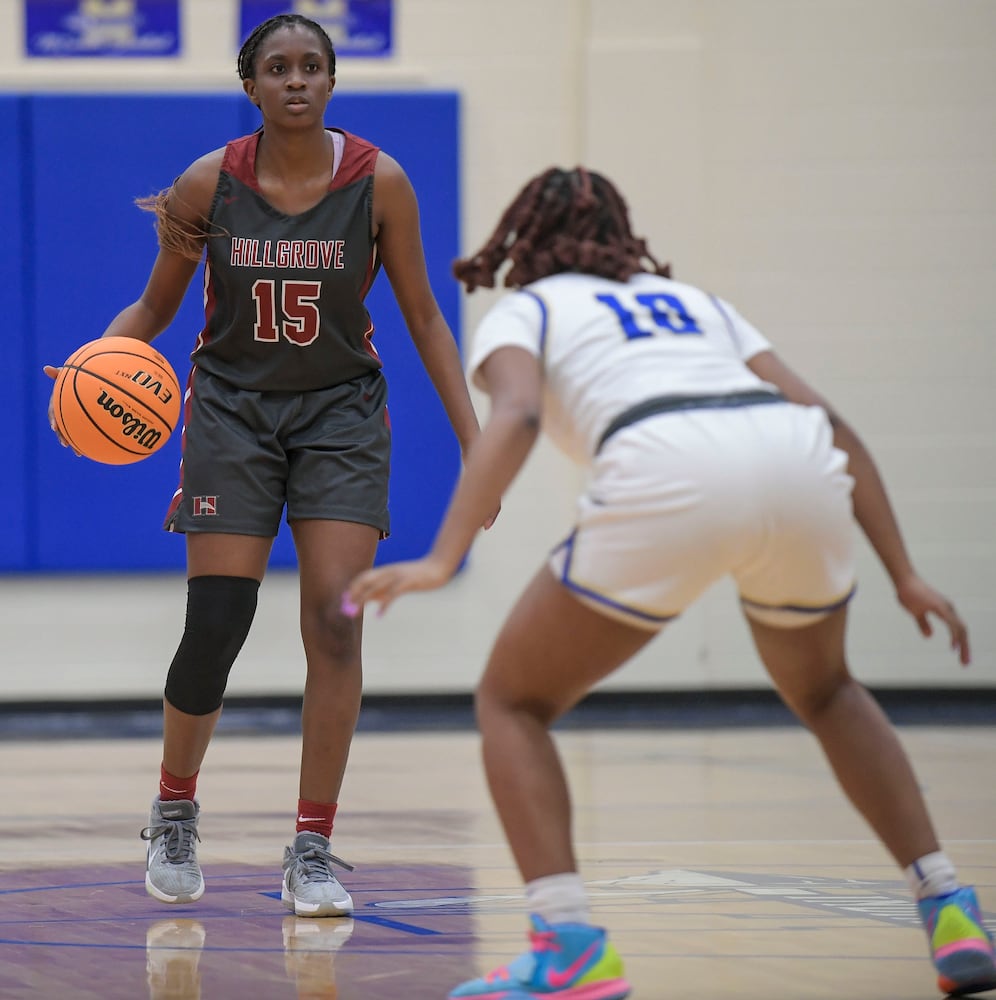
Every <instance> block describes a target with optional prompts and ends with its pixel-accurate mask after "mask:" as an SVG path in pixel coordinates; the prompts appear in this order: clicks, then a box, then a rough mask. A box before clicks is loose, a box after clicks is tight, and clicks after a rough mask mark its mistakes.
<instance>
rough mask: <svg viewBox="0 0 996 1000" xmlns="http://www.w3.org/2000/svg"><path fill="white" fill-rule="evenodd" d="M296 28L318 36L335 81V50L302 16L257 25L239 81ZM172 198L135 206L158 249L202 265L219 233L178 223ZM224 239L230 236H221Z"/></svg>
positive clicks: (166, 195)
mask: <svg viewBox="0 0 996 1000" xmlns="http://www.w3.org/2000/svg"><path fill="white" fill-rule="evenodd" d="M295 27H301V28H305V29H307V30H308V31H311V32H314V34H315V35H317V36H318V38H319V40H320V42H321V43H322V45H323V46H324V47H325V53H326V55H327V56H328V60H329V77H334V76H335V47H334V46H333V44H332V39H331V38H329V36H328V33H327V32H326V31H325V29H324V28H323V27H322V26H321V25H320V24H319V23H318V22H317V21H312V20H311V18H309V17H305V16H304V15H303V14H277V15H276V16H275V17H271V18H269V19H268V20H266V21H263V22H262V23H261V24H258V25H256V27H255V28H253V30H252V31H251V32H250V33H249V37H248V38H247V39H246V40H245V41H244V42H243V43H242V48H241V49H240V50H239V59H238V70H239V79H240V80H251V79H253V78H254V77H255V74H256V53H257V52H258V51H259V47H260V46H261V45H262V44H263V42H264V41H266V39H267V38H269V37H270V35H272V34H273V32H275V31H277V30H279V29H280V28H295ZM173 197H179V196H178V195H177V194H176V191H175V190H174V187H168V188H164V189H163V190H162V191H159V192H157V193H156V194H150V195H148V196H146V197H144V198H136V199H135V204H136V205H137V206H138V207H139V208H140V209H142V210H143V211H145V212H151V213H152V214H153V215H154V216H155V217H156V233H157V234H158V237H159V245H160V246H161V247H162V248H163V249H164V250H170V251H172V252H173V253H176V254H179V255H180V256H181V257H187V258H189V259H190V260H196V261H199V260H200V259H201V255H202V254H203V252H204V242H205V240H207V239H208V237H210V236H212V235H218V233H212V232H210V231H209V230H208V228H207V220H205V225H204V226H203V227H198V226H195V225H192V224H191V223H189V222H184V221H183V220H181V219H178V218H177V217H176V216H175V215H173V214H172V213H171V212H170V209H169V202H170V199H171V198H173ZM221 235H227V234H224V233H221Z"/></svg>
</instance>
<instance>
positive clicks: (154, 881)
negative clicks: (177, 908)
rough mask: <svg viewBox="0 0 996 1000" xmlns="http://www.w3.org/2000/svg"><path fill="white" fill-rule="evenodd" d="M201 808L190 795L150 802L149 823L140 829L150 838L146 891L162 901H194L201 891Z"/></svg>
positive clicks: (202, 880) (202, 889) (144, 838)
mask: <svg viewBox="0 0 996 1000" xmlns="http://www.w3.org/2000/svg"><path fill="white" fill-rule="evenodd" d="M200 812H201V808H200V806H199V805H198V804H197V803H196V802H192V801H191V800H190V799H179V800H177V801H175V802H161V801H160V800H159V799H158V798H156V799H154V800H153V802H152V814H151V815H150V816H149V825H148V826H147V827H146V828H145V829H144V830H143V831H142V832H141V834H140V836H141V838H142V840H147V841H148V842H149V850H148V854H147V855H146V861H145V891H146V892H148V894H149V895H150V896H154V897H155V898H156V899H158V900H160V901H161V902H163V903H193V902H194V901H195V900H198V899H200V898H201V896H203V895H204V879H203V877H202V876H201V867H200V865H199V864H197V845H196V844H195V843H194V841H197V840H200V839H201V838H200V837H199V836H198V835H197V817H198V816H199V815H200Z"/></svg>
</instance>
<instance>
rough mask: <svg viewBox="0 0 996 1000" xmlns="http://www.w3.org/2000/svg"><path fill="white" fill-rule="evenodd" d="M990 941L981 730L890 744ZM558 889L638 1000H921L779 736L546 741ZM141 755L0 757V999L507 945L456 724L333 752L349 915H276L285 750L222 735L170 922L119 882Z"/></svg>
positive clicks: (428, 982)
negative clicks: (352, 910)
mask: <svg viewBox="0 0 996 1000" xmlns="http://www.w3.org/2000/svg"><path fill="white" fill-rule="evenodd" d="M900 733H901V735H902V738H903V740H904V742H905V744H906V746H907V748H908V749H909V751H910V753H911V755H912V757H913V760H914V763H915V765H916V768H917V772H918V774H919V776H920V779H921V781H922V783H923V785H924V787H925V790H926V793H927V795H928V799H929V801H930V803H931V806H932V809H933V812H934V816H935V820H936V823H937V826H938V828H939V831H940V833H941V835H942V838H943V839H944V842H945V846H946V848H947V850H948V852H949V853H950V854H951V855H952V857H953V858H954V860H955V862H956V863H957V865H958V866H959V869H960V873H961V875H962V878H963V880H965V881H969V882H973V883H975V884H976V885H977V886H978V888H979V891H980V896H981V899H982V903H983V906H984V908H985V909H986V916H987V921H988V923H989V924H990V926H996V797H994V795H993V774H994V773H996V728H994V727H993V726H991V725H974V726H963V727H958V726H954V725H938V726H924V725H916V726H904V727H902V728H901V729H900ZM558 739H559V743H560V746H561V748H562V752H563V754H564V758H565V762H566V765H567V767H568V769H569V772H570V774H571V777H572V780H573V793H574V805H575V811H576V824H575V833H576V837H577V841H578V846H579V860H580V863H581V869H582V874H583V876H584V878H585V880H586V882H587V884H588V886H589V887H590V890H591V894H592V900H593V904H594V912H595V916H596V918H597V920H599V921H600V922H602V923H604V924H605V925H607V926H608V927H609V928H610V929H611V932H612V935H613V938H614V940H615V942H616V944H617V946H618V948H619V950H620V952H621V953H622V955H623V957H624V959H625V961H626V965H627V974H628V977H629V978H630V980H631V981H632V983H633V986H634V993H633V996H635V997H638V998H642V1000H672V998H696V1000H851V998H854V1000H857V998H860V1000H928V998H931V997H936V996H938V995H939V994H938V993H937V991H936V988H935V986H934V977H933V972H932V968H931V966H930V963H929V960H928V958H927V951H926V942H925V938H924V935H923V933H922V931H921V929H920V927H919V926H918V924H917V921H916V918H915V913H914V909H913V905H912V903H911V902H910V899H909V896H908V893H907V890H906V887H905V885H904V883H903V881H902V879H901V876H900V873H899V872H898V871H897V870H896V869H895V868H894V867H893V865H892V863H891V861H890V860H889V858H888V857H887V856H886V854H885V852H884V851H883V849H882V848H881V847H880V846H879V845H878V844H877V842H876V841H874V840H873V839H872V838H871V837H870V835H869V833H868V831H867V830H866V829H865V827H864V825H863V824H862V822H861V821H860V820H859V819H858V818H857V817H856V816H855V815H854V814H853V813H852V811H851V809H850V807H849V806H848V805H847V804H846V803H845V801H844V800H843V798H842V796H841V793H840V792H839V791H838V789H837V786H836V785H835V784H834V783H833V780H832V778H831V776H830V774H829V771H828V769H827V767H826V766H825V764H824V762H823V759H822V757H821V755H820V753H819V750H818V748H817V747H816V745H815V744H814V742H813V741H812V739H811V737H810V736H809V735H808V734H807V733H806V732H804V731H803V730H802V729H801V728H799V727H797V726H795V725H775V726H757V727H752V726H746V727H737V728H728V727H724V726H722V725H716V726H704V727H701V728H696V729H677V730H676V729H673V728H671V729H669V728H663V729H654V728H649V727H648V728H644V727H641V726H635V727H633V726H630V727H628V728H623V729H619V728H593V729H571V730H565V731H561V732H559V734H558ZM159 750H160V744H159V740H158V738H153V737H143V738H115V739H96V738H85V739H59V738H57V737H53V736H49V737H46V738H45V739H38V738H34V739H18V738H7V739H5V740H3V741H0V998H3V1000H31V998H44V1000H57V998H63V997H73V998H74V1000H144V998H146V997H147V998H149V1000H167V998H168V1000H235V998H238V1000H283V998H288V1000H294V998H297V1000H303V998H309V1000H314V998H319V997H321V998H338V1000H423V998H424V1000H441V998H443V997H445V996H446V994H447V992H448V990H449V989H451V988H452V987H453V986H454V985H455V984H456V983H457V982H459V981H461V980H463V979H466V978H469V977H471V976H474V975H477V974H479V973H480V972H482V971H487V970H489V969H491V968H493V967H495V966H496V965H499V964H502V963H504V962H505V961H507V960H508V959H511V958H512V957H513V956H514V955H516V954H517V953H518V952H519V951H521V950H522V948H523V946H524V944H525V937H524V929H525V915H524V903H523V899H522V895H521V886H520V884H519V879H518V876H517V873H516V871H515V869H514V868H513V865H512V863H511V860H510V856H509V854H508V852H507V849H506V848H505V846H504V843H503V840H502V837H501V835H500V831H499V828H498V825H497V822H496V819H495V817H494V815H493V813H492V808H491V804H490V800H489V799H488V797H487V794H486V790H485V787H484V781H483V777H482V774H481V771H480V768H479V762H478V745H477V738H476V735H475V734H474V733H473V732H471V731H466V730H464V731H450V732H442V731H435V732H433V731H408V732H393V733H384V732H364V731H362V730H361V731H360V732H359V733H358V734H357V737H356V741H355V743H354V749H353V754H352V760H351V764H350V769H349V771H348V773H347V778H346V785H345V788H344V791H343V795H342V804H341V806H340V812H339V817H338V820H337V829H336V835H335V838H334V850H335V852H336V853H338V854H339V855H341V856H342V857H344V858H346V859H347V860H349V861H351V862H352V863H354V864H355V865H356V871H355V872H354V873H352V874H348V873H347V874H344V877H343V881H344V882H345V884H346V885H347V887H348V888H349V889H350V890H351V892H352V894H353V897H354V899H355V902H356V914H355V918H354V919H352V920H337V919H331V920H301V919H298V918H295V917H293V916H290V915H288V914H287V913H286V911H285V910H284V909H283V908H282V907H281V904H280V901H279V890H280V860H281V856H282V851H283V847H284V844H285V843H287V842H288V840H289V838H290V835H291V834H290V830H291V827H290V824H291V821H292V816H293V809H294V807H295V804H296V782H297V753H298V741H297V738H296V737H295V736H293V735H286V734H285V735H255V736H253V735H243V734H227V735H226V734H225V733H221V734H219V736H217V737H216V740H215V742H214V743H213V744H212V747H211V749H210V751H209V754H208V758H207V761H206V763H205V766H204V769H203V770H202V776H201V783H200V788H199V798H200V800H201V804H202V809H203V813H202V819H201V826H200V832H201V836H202V843H201V846H200V857H201V862H202V865H203V868H204V873H205V878H206V881H207V892H206V893H205V895H204V897H203V899H201V900H200V901H199V902H198V903H196V904H194V905H192V906H183V907H179V906H178V907H169V906H164V905H162V904H160V903H157V902H156V901H154V900H153V899H151V898H150V897H149V896H147V895H146V893H145V890H144V865H143V859H144V847H145V845H144V844H143V843H142V841H140V840H139V837H138V831H139V829H140V828H141V827H142V826H143V825H145V822H146V819H147V809H148V804H149V801H150V799H151V796H152V794H153V793H154V791H155V780H156V778H157V776H158V766H159Z"/></svg>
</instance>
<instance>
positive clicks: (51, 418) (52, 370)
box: [42, 365, 79, 455]
mask: <svg viewBox="0 0 996 1000" xmlns="http://www.w3.org/2000/svg"><path fill="white" fill-rule="evenodd" d="M42 371H43V372H44V373H45V374H46V375H47V376H48V377H49V378H50V379H56V378H58V377H59V371H60V369H59V368H58V367H56V366H55V365H45V366H44V368H42ZM54 402H55V391H54V389H53V392H52V395H51V396H50V397H49V400H48V425H49V427H51V428H52V432H53V433H54V434H55V436H56V437H57V438H58V439H59V444H61V445H62V447H63V448H72V445H71V444H70V443H69V442H68V441H67V440H66V439H65V438H64V437H63V436H62V435H61V434H60V433H59V428H58V426H57V425H56V423H55V411H54V409H53V405H54ZM73 451H74V452H75V453H76V454H77V455H79V452H78V451H76V449H75V448H73Z"/></svg>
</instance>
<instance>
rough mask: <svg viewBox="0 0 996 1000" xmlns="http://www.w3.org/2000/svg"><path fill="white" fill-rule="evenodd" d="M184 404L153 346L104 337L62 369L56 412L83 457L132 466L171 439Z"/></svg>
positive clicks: (54, 404)
mask: <svg viewBox="0 0 996 1000" xmlns="http://www.w3.org/2000/svg"><path fill="white" fill-rule="evenodd" d="M180 399H181V393H180V385H179V383H178V382H177V380H176V375H175V374H174V372H173V369H172V367H171V366H170V363H169V362H168V361H167V360H166V359H165V358H164V357H163V356H162V355H161V354H160V353H159V352H158V351H157V350H156V349H155V348H154V347H152V346H151V345H150V344H146V343H145V342H144V341H141V340H135V339H134V338H132V337H102V338H101V339H100V340H94V341H91V342H90V343H89V344H84V345H83V346H82V347H81V348H80V349H79V350H78V351H76V353H75V354H73V355H71V356H70V357H69V358H68V359H67V360H66V363H65V364H64V365H63V366H62V368H61V369H60V370H59V374H58V376H57V377H56V380H55V390H54V396H53V397H52V411H53V414H54V416H55V423H56V426H57V427H58V429H59V433H60V434H61V435H62V437H63V438H64V439H65V441H67V442H68V443H69V444H70V445H72V447H73V448H75V449H76V451H78V452H80V454H82V455H85V456H86V457H87V458H91V459H93V460H94V461H95V462H104V463H105V464H107V465H129V464H131V463H132V462H139V461H141V460H142V459H143V458H148V457H149V455H151V454H152V453H153V452H155V451H158V450H159V449H160V448H161V447H162V446H163V445H164V444H165V443H166V442H167V441H168V440H169V436H170V434H172V433H173V428H174V427H176V424H177V421H178V420H179V418H180Z"/></svg>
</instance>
